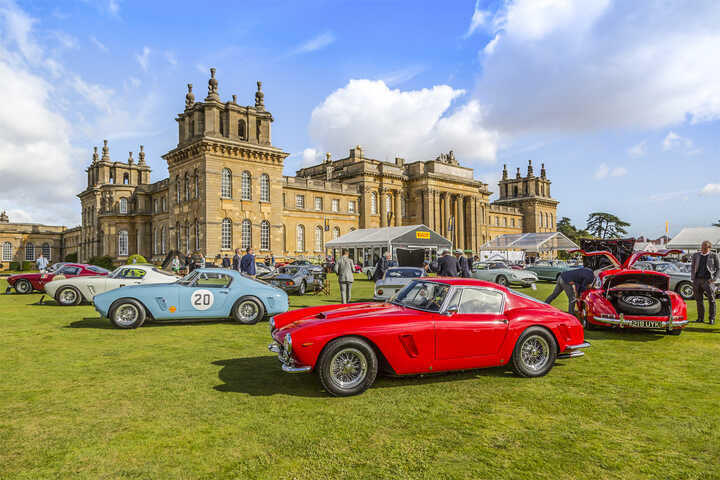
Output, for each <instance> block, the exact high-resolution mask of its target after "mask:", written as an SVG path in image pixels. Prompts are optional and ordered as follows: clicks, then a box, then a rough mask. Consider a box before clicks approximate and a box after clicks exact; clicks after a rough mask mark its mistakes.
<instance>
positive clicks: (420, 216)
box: [415, 190, 427, 223]
mask: <svg viewBox="0 0 720 480" xmlns="http://www.w3.org/2000/svg"><path fill="white" fill-rule="evenodd" d="M426 195H427V194H426V193H425V192H423V191H422V190H417V191H416V192H415V196H416V199H417V200H416V204H415V219H416V222H417V223H425V218H426V217H427V211H426V209H425V203H424V200H425V196H426Z"/></svg>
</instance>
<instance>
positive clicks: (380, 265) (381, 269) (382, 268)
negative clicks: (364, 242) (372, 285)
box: [373, 252, 392, 282]
mask: <svg viewBox="0 0 720 480" xmlns="http://www.w3.org/2000/svg"><path fill="white" fill-rule="evenodd" d="M391 260H392V254H391V253H390V252H385V255H383V256H381V257H380V259H379V260H378V261H377V263H376V264H375V271H374V272H373V281H374V282H377V281H378V280H381V279H382V278H383V277H384V276H385V272H386V271H387V269H388V268H389V267H390V261H391Z"/></svg>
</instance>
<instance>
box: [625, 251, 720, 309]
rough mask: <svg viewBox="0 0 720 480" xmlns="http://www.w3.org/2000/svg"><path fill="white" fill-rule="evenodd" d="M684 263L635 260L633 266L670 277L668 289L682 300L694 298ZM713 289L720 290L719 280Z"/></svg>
mask: <svg viewBox="0 0 720 480" xmlns="http://www.w3.org/2000/svg"><path fill="white" fill-rule="evenodd" d="M685 267H686V266H685V265H684V264H676V263H672V262H658V261H642V262H636V263H635V268H637V269H639V270H654V271H656V272H662V273H664V274H666V275H667V276H668V277H670V290H672V291H674V292H677V293H678V294H679V295H680V296H681V297H682V298H683V299H684V300H692V299H693V298H695V287H693V284H692V280H690V268H689V266H688V267H687V268H685ZM715 291H716V292H720V280H718V281H717V282H715Z"/></svg>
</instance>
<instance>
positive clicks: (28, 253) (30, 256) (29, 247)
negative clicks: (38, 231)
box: [25, 242, 35, 260]
mask: <svg viewBox="0 0 720 480" xmlns="http://www.w3.org/2000/svg"><path fill="white" fill-rule="evenodd" d="M25 260H35V245H33V244H32V242H31V243H26V244H25Z"/></svg>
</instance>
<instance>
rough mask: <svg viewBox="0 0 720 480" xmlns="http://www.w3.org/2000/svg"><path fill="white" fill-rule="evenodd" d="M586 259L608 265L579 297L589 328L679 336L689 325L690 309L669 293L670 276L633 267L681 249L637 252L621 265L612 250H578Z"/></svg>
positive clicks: (680, 298)
mask: <svg viewBox="0 0 720 480" xmlns="http://www.w3.org/2000/svg"><path fill="white" fill-rule="evenodd" d="M576 251H577V252H580V253H582V254H583V255H584V256H586V257H597V256H599V257H605V258H606V259H607V261H609V263H610V264H609V265H608V266H606V267H605V268H603V269H601V270H600V271H599V272H598V274H597V279H596V281H595V285H593V287H592V288H589V289H587V290H585V291H584V292H583V293H582V295H581V298H580V302H581V306H580V317H581V318H582V322H583V325H584V326H585V328H587V329H592V328H594V327H595V326H599V325H604V326H610V327H616V328H642V329H662V330H664V331H666V332H667V333H668V334H670V335H680V334H681V333H682V329H683V328H684V327H685V325H687V323H688V320H687V307H686V305H685V301H684V300H683V299H682V297H680V295H678V294H677V293H675V292H673V291H672V290H670V277H669V276H668V275H666V274H664V273H661V272H656V271H654V270H638V269H635V268H633V265H634V264H635V262H636V261H637V260H638V259H640V258H641V257H644V256H654V257H664V256H666V255H669V254H671V253H682V250H661V251H657V252H635V253H632V254H630V255H628V256H627V258H626V259H625V261H624V262H620V260H618V259H617V257H616V256H615V255H613V253H611V252H610V251H606V250H603V251H593V252H586V251H584V250H576Z"/></svg>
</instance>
